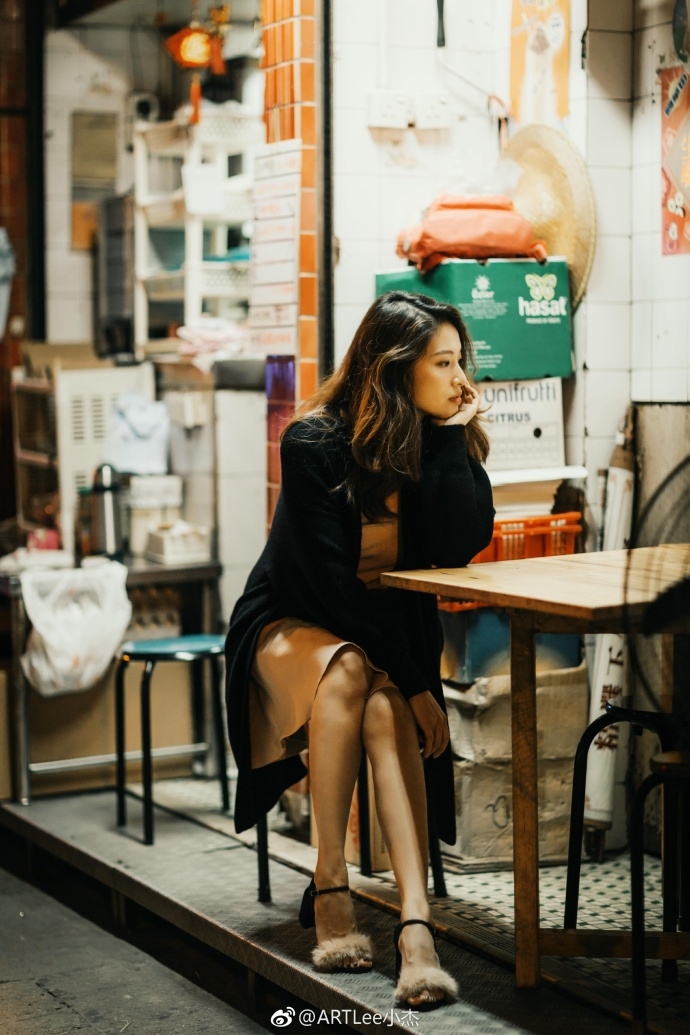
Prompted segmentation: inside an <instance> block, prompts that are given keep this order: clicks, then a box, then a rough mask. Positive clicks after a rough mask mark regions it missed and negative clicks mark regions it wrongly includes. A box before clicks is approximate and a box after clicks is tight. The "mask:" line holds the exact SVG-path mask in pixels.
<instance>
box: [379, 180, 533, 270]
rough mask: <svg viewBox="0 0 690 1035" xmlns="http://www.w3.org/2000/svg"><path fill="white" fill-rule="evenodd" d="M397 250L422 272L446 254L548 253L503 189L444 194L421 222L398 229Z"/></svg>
mask: <svg viewBox="0 0 690 1035" xmlns="http://www.w3.org/2000/svg"><path fill="white" fill-rule="evenodd" d="M395 251H396V255H398V256H399V257H400V258H401V259H408V260H409V261H410V262H412V263H414V265H415V266H416V267H417V269H418V270H421V272H422V273H424V272H426V271H427V270H432V269H433V268H434V267H435V266H438V264H439V263H440V262H441V261H442V260H443V259H447V258H454V259H489V258H511V257H517V256H520V257H521V256H529V257H530V258H533V259H539V260H540V261H542V260H544V259H546V258H547V256H548V252H547V250H546V244H545V242H544V241H535V239H534V231H533V229H532V224H531V223H529V222H528V220H526V219H525V217H524V216H521V215H520V213H519V212H515V210H514V209H513V202H512V199H511V198H509V197H507V196H505V195H503V194H486V195H484V194H476V195H466V196H465V195H454V194H442V195H441V196H440V197H438V198H436V200H435V201H433V202H432V204H431V205H430V206H429V209H428V211H427V213H426V216H425V217H424V222H423V223H420V225H419V226H416V227H412V228H410V229H407V230H402V231H401V232H400V234H399V235H398V244H397V248H396V250H395Z"/></svg>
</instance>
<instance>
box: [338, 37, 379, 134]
mask: <svg viewBox="0 0 690 1035" xmlns="http://www.w3.org/2000/svg"><path fill="white" fill-rule="evenodd" d="M377 59H378V48H377V47H376V46H375V45H374V44H373V43H370V44H355V43H337V44H335V45H334V47H333V94H334V97H335V98H337V108H335V109H334V120H335V121H336V123H337V121H338V119H339V117H340V112H341V111H343V110H344V109H346V108H357V109H360V110H362V111H366V110H367V106H368V103H369V94H370V93H371V92H372V91H373V90H374V89H376V88H377V87H378V86H379V85H380V84H379V82H378V76H379V72H378V68H377Z"/></svg>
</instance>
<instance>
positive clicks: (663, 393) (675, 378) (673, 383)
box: [651, 367, 688, 403]
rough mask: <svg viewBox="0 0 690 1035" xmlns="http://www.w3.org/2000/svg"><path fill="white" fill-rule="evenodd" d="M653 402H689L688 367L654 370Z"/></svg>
mask: <svg viewBox="0 0 690 1035" xmlns="http://www.w3.org/2000/svg"><path fill="white" fill-rule="evenodd" d="M651 402H660V403H663V402H668V403H684V402H688V384H687V367H683V368H680V367H679V368H678V369H677V370H652V394H651Z"/></svg>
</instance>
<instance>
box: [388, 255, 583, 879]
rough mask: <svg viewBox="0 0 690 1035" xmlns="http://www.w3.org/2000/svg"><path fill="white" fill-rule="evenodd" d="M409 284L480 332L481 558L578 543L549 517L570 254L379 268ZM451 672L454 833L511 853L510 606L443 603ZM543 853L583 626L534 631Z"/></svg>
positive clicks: (579, 692) (574, 733)
mask: <svg viewBox="0 0 690 1035" xmlns="http://www.w3.org/2000/svg"><path fill="white" fill-rule="evenodd" d="M391 290H403V291H412V292H419V293H421V294H425V295H429V296H431V297H432V298H435V299H437V300H438V301H441V302H451V303H453V304H454V305H456V306H457V307H458V308H459V309H460V312H461V313H462V316H463V319H464V320H465V323H466V324H467V327H468V330H469V332H470V335H471V337H472V340H473V343H474V350H475V362H476V370H475V371H474V377H475V379H476V380H477V381H479V382H482V383H481V388H482V395H483V405H484V406H485V407H486V412H485V414H484V419H485V421H486V422H487V429H488V432H489V437H490V440H491V453H490V456H489V460H488V463H487V469H488V472H489V476H490V478H491V482H492V487H493V492H494V503H495V505H496V512H497V524H496V531H495V536H494V541H493V543H492V545H491V547H490V548H489V549H488V550H487V551H484V552H483V554H482V555H480V557H478V558H475V560H478V561H487V560H502V559H511V558H520V557H524V556H542V555H545V554H550V553H570V552H573V550H574V548H575V540H576V538H577V535H578V533H579V531H580V530H581V526H580V523H579V522H580V514H579V513H570V514H559V515H553V514H551V509H552V506H553V501H554V495H555V492H556V489H557V488H558V486H559V484H560V483H561V482H562V481H563V480H564V479H581V478H584V477H586V474H587V472H586V470H585V468H583V467H567V466H566V465H565V445H564V429H563V407H562V394H561V379H562V378H563V377H568V376H569V375H570V374H571V373H572V371H573V362H572V351H571V311H570V310H571V303H570V287H569V282H568V268H567V264H566V262H565V260H563V259H556V258H552V259H549V261H548V262H546V263H543V264H540V263H537V262H536V261H534V260H530V259H524V260H503V259H500V260H499V259H496V260H489V261H487V262H482V263H479V262H476V261H474V260H458V259H451V260H447V261H445V262H443V263H441V265H440V266H437V267H436V269H434V270H432V271H431V272H430V273H427V274H424V275H423V276H422V275H421V274H420V273H419V272H418V271H417V270H416V269H414V268H412V267H408V268H407V269H397V270H395V271H392V272H390V273H381V274H379V275H377V277H376V294H377V295H381V294H383V293H384V292H386V291H391ZM440 615H441V622H442V625H443V630H444V639H445V647H444V652H443V657H442V678H443V680H444V685H445V689H446V699H447V701H448V709H449V722H450V731H451V746H452V750H453V753H454V757H455V783H456V788H455V789H456V802H457V810H458V839H457V842H456V844H455V846H453V847H452V848H449V849H447V851H448V853H449V854H451V855H453V856H455V857H457V858H459V859H462V860H463V861H466V862H473V863H474V862H478V863H483V862H485V861H488V860H491V861H492V862H497V861H498V862H503V861H504V862H508V861H509V860H510V859H511V858H512V808H513V805H512V766H511V727H510V676H509V667H510V648H509V629H508V619H507V616H506V615H505V614H504V613H502V612H500V611H496V610H495V609H493V608H482V607H474V606H471V605H462V604H455V605H453V604H450V605H441V610H440ZM537 673H538V675H537V680H538V688H537V723H538V736H539V813H540V823H539V832H540V856H541V858H543V859H549V860H557V859H562V858H564V857H565V856H566V855H567V843H568V828H569V814H570V791H571V783H572V759H573V756H574V753H575V749H576V747H577V742H578V739H579V736H580V733H581V731H582V730H583V729H584V728H585V726H586V724H587V698H588V691H587V674H586V668H585V664H584V662H583V663H581V662H580V641H579V638H578V637H576V636H566V635H563V636H553V635H552V636H540V637H538V638H537Z"/></svg>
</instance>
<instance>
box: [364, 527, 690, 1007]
mask: <svg viewBox="0 0 690 1035" xmlns="http://www.w3.org/2000/svg"><path fill="white" fill-rule="evenodd" d="M689 556H690V546H688V545H680V546H677V545H666V546H655V547H645V548H642V549H639V550H633V551H627V550H610V551H606V552H604V553H582V554H570V555H567V556H562V557H536V558H531V559H528V560H520V561H499V562H493V563H489V564H472V565H470V566H469V567H467V568H453V569H441V568H434V569H432V570H427V571H397V572H390V573H388V574H385V575H383V576H382V582H383V584H384V585H387V586H391V587H394V588H397V589H410V590H415V591H417V592H422V593H435V594H440V595H441V596H444V597H446V598H449V599H452V600H476V601H480V602H482V603H485V604H490V605H492V606H494V607H500V608H506V609H507V610H508V611H509V614H510V666H511V708H512V748H513V852H514V874H515V877H514V880H515V973H516V985H517V987H518V988H536V987H537V986H538V984H539V980H540V976H541V975H540V957H541V956H542V955H546V956H589V957H608V956H618V957H629V956H630V955H631V951H630V934H629V932H628V931H625V932H620V931H593V930H582V931H580V930H567V931H565V930H553V929H547V928H541V927H540V922H539V843H538V827H537V824H538V815H537V805H538V802H537V716H536V675H535V634H536V633H538V632H578V633H583V634H584V633H598V632H619V633H628V632H631V631H635V629H636V628H639V624H640V620H641V618H642V615H643V613H644V610H645V608H646V606H647V605H648V604H649V603H650V602H651V601H652V600H654V599H656V597H657V596H658V594H659V593H660V592H662V591H663V590H664V589H666V588H667V587H669V586H671V585H673V583H675V582H677V581H678V580H680V579H681V578H683V577H685V576H687V574H688V568H687V564H688V557H689ZM687 631H690V630H688V628H687V626H686V627H682V626H680V625H678V627H677V628H673V629H672V630H670V631H669V634H667V635H665V636H664V645H663V646H664V649H663V659H664V661H663V667H664V668H665V667H666V666H669V667H668V668H666V671H665V672H664V671H662V682H666V683H667V684H668V685H671V684H672V682H673V671H674V670H673V658H674V654H676V656H678V655H679V654H680V651H676V649H675V648H676V647H677V644H676V640H677V637H678V634H685V633H687ZM646 937H647V945H648V956H649V957H650V958H653V957H657V958H662V959H663V958H680V957H682V956H683V955H685V957H688V956H690V935H689V934H663V933H662V932H648V933H647V936H646Z"/></svg>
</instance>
